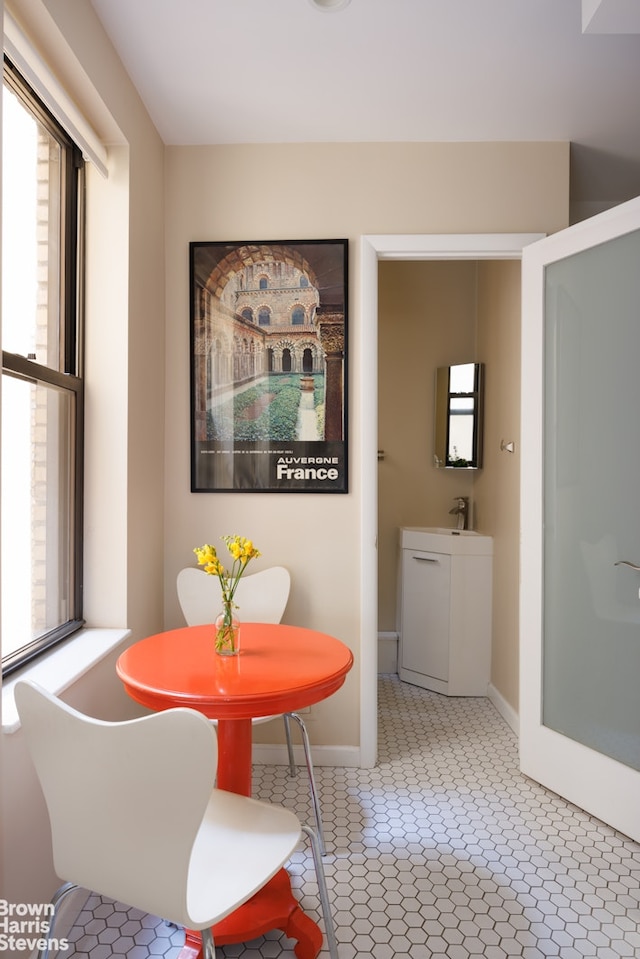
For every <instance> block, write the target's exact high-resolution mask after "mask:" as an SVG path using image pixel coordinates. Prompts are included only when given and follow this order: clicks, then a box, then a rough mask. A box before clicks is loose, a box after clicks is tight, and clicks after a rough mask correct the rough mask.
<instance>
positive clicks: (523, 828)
mask: <svg viewBox="0 0 640 959" xmlns="http://www.w3.org/2000/svg"><path fill="white" fill-rule="evenodd" d="M379 736H380V745H379V756H378V765H377V766H376V767H375V769H342V768H327V767H319V768H318V769H317V770H316V775H317V779H318V788H319V790H320V792H321V795H322V803H323V813H324V818H325V833H326V840H327V846H328V850H329V852H328V855H327V857H326V860H325V868H326V872H327V883H328V885H329V894H330V897H331V900H332V905H333V911H334V919H335V925H336V936H337V939H338V943H339V952H340V959H355V957H356V956H358V957H371V959H392V957H396V959H398V957H399V959H403V957H407V959H475V957H483V959H515V957H522V959H549V957H559V959H584V957H596V959H619V957H638V956H640V931H639V930H640V847H639V846H638V845H637V844H636V843H634V842H631V841H630V840H628V839H626V838H625V837H624V836H621V835H620V834H619V833H616V832H615V831H614V830H612V829H610V828H608V827H607V826H604V825H603V824H602V823H600V822H598V821H596V820H594V819H592V818H591V817H590V816H588V815H586V814H585V813H583V812H581V811H580V810H578V809H576V808H575V807H573V806H571V805H569V804H568V803H566V802H564V800H562V799H560V798H559V797H558V796H556V795H554V794H553V793H549V792H547V791H545V790H544V789H542V788H541V787H540V786H538V785H536V784H535V783H533V782H531V781H529V780H527V779H525V778H524V777H523V776H521V775H520V773H519V772H518V755H517V740H516V737H515V736H514V735H513V733H512V731H511V730H510V729H509V727H508V726H507V725H506V724H505V723H504V721H503V720H502V718H501V717H500V716H499V715H498V713H497V712H496V710H495V709H494V707H493V706H492V705H491V703H490V702H489V701H488V700H487V699H459V698H451V699H450V698H448V697H446V696H441V695H438V694H437V693H431V692H428V691H427V690H423V689H419V688H418V687H415V686H410V685H408V684H405V683H401V682H400V681H399V679H398V677H397V676H396V675H392V676H383V677H381V678H380V726H379ZM254 795H256V796H257V797H259V798H264V799H268V800H270V801H272V802H282V803H284V804H285V805H287V806H290V807H291V808H292V809H295V810H296V811H297V812H298V814H299V815H300V817H301V818H303V819H306V821H311V819H312V817H311V815H310V810H309V808H308V793H307V783H306V777H305V776H304V775H303V773H302V772H301V773H300V775H299V776H297V777H296V779H294V780H291V779H290V778H289V776H288V773H287V769H286V768H285V767H271V766H257V767H256V768H255V770H254ZM288 868H289V871H290V873H291V876H292V884H293V886H294V888H295V890H296V894H297V896H298V898H299V899H300V900H301V901H302V904H303V906H304V908H305V910H306V911H308V912H309V913H310V914H311V915H313V916H314V918H316V919H318V920H319V919H320V914H319V904H318V900H317V896H316V885H315V878H314V872H313V864H312V860H311V856H310V852H309V850H308V848H307V847H306V846H305V847H301V848H300V850H298V851H296V853H295V855H294V857H293V859H292V861H291V863H290V864H289V867H288ZM124 917H126V919H125V918H124ZM123 919H124V921H122V920H123ZM72 936H73V947H72V949H71V950H69V951H67V952H65V954H64V955H65V956H66V957H69V959H71V957H72V956H73V957H76V959H85V957H86V959H107V957H111V956H120V957H127V959H152V957H156V956H164V957H165V959H177V957H178V956H179V954H180V947H181V944H182V938H181V937H182V933H181V932H180V931H179V930H176V929H174V928H172V927H170V926H167V925H166V924H165V923H163V922H161V921H160V920H158V919H153V918H151V917H147V916H143V915H141V914H139V913H135V911H133V910H126V909H125V907H122V906H119V905H114V904H109V903H105V902H103V901H101V900H97V899H93V900H90V901H89V903H88V904H87V909H86V910H85V912H84V913H83V915H82V917H81V918H80V920H79V921H78V923H77V924H76V926H75V927H74V931H73V934H72ZM293 946H294V943H293V942H292V941H290V940H287V939H284V938H283V937H282V936H281V935H280V934H278V933H273V934H271V935H269V936H265V937H263V938H261V939H258V940H255V941H254V942H249V943H243V944H239V945H236V946H226V947H224V948H223V949H218V955H219V956H220V957H222V956H225V957H229V959H275V957H282V959H295V956H294V953H293ZM327 956H328V953H326V952H323V953H321V957H322V959H326V957H327Z"/></svg>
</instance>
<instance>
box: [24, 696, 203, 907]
mask: <svg viewBox="0 0 640 959" xmlns="http://www.w3.org/2000/svg"><path fill="white" fill-rule="evenodd" d="M15 695H16V705H17V707H18V713H19V715H20V721H21V725H22V728H23V730H24V734H25V736H26V741H27V744H28V748H29V752H30V754H31V757H32V759H33V763H34V765H35V768H36V772H37V774H38V778H39V779H40V783H41V785H42V790H43V793H44V796H45V801H46V804H47V808H48V811H49V818H50V821H51V834H52V840H53V857H54V866H55V870H56V873H57V874H58V876H59V877H60V878H61V879H62V880H66V881H69V882H74V883H77V884H78V885H80V886H84V887H85V888H87V889H91V890H93V891H95V892H97V893H100V894H102V895H104V896H107V897H109V898H112V899H116V900H120V901H122V902H126V903H131V904H135V905H136V906H137V908H139V909H142V910H145V911H147V912H151V913H152V914H154V915H160V916H162V917H163V918H165V919H169V920H171V921H173V922H175V923H177V924H180V925H188V924H189V920H190V917H189V915H188V909H187V902H186V890H187V875H188V869H189V860H190V857H191V852H192V847H193V843H194V840H195V837H196V834H197V832H198V829H199V827H200V825H201V824H202V820H203V817H204V813H205V810H206V808H207V804H208V801H209V798H210V796H211V791H212V789H213V788H214V781H215V774H216V765H217V739H216V734H215V730H214V728H213V726H212V725H211V724H210V723H209V721H208V720H207V719H206V718H205V717H204V716H203V715H201V714H200V713H197V712H196V711H195V710H191V709H171V710H167V711H165V712H160V713H154V714H152V715H150V716H145V717H144V718H142V719H134V720H128V721H125V722H120V723H110V722H104V721H102V720H97V719H91V718H89V717H88V716H84V715H83V714H81V713H79V712H77V711H76V710H75V709H72V708H71V707H70V706H67V705H66V704H65V703H63V702H61V700H59V699H57V698H56V697H54V696H51V695H50V694H49V693H47V692H46V691H45V690H44V689H41V688H40V687H39V686H36V685H35V684H33V683H27V682H19V683H17V684H16V688H15ZM185 783H186V784H187V786H186V788H185Z"/></svg>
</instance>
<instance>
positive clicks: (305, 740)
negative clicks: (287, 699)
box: [287, 713, 327, 856]
mask: <svg viewBox="0 0 640 959" xmlns="http://www.w3.org/2000/svg"><path fill="white" fill-rule="evenodd" d="M287 716H288V717H289V718H290V719H295V721H296V722H297V723H298V725H299V727H300V734H301V736H302V746H303V748H304V760H305V763H306V764H307V774H308V776H309V790H310V792H311V805H312V806H313V815H314V816H315V820H316V830H317V834H318V841H319V843H320V851H321V853H322V855H323V856H324V855H326V852H327V849H326V846H325V842H324V826H323V824H322V813H321V812H320V799H319V797H318V790H317V787H316V777H315V776H314V773H313V762H312V761H311V746H310V744H309V735H308V733H307V727H306V726H305V724H304V722H303V720H302V718H301V717H300V716H299V715H298V714H297V713H287Z"/></svg>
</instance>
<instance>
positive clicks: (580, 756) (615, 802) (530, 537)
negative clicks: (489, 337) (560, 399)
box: [520, 198, 640, 841]
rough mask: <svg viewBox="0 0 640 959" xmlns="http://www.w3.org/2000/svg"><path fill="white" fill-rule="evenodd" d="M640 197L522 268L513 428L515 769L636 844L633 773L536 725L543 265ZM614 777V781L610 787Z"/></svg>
mask: <svg viewBox="0 0 640 959" xmlns="http://www.w3.org/2000/svg"><path fill="white" fill-rule="evenodd" d="M639 224H640V198H637V199H635V200H630V201H628V202H627V203H623V204H621V205H620V206H617V207H614V208H612V209H611V210H606V211H605V212H604V213H600V214H598V215H597V216H594V217H591V218H590V219H588V220H583V221H582V222H581V223H577V224H575V225H574V226H571V227H568V228H567V229H565V230H561V231H560V232H558V233H554V234H553V235H552V236H550V237H547V238H546V239H544V240H542V242H540V243H537V244H536V245H535V246H532V247H531V248H530V249H529V250H527V251H526V253H525V255H524V257H523V269H522V389H521V397H522V399H521V432H520V462H521V467H520V502H521V503H526V504H527V508H526V510H522V511H521V518H520V531H521V532H520V581H521V589H520V768H521V770H522V772H523V773H525V775H527V776H530V777H531V778H532V779H534V780H535V781H536V782H539V783H542V784H543V785H544V786H546V787H547V788H548V789H551V790H552V791H553V792H556V793H558V794H559V795H561V796H563V797H564V798H565V799H567V800H568V801H569V802H572V803H573V804H574V805H576V806H578V807H579V808H580V809H584V810H585V811H586V812H588V813H591V814H592V815H594V816H596V817H597V818H598V819H601V820H602V821H603V822H606V823H608V824H609V825H611V826H613V828H615V829H618V830H620V831H621V832H623V833H624V834H625V835H627V836H630V837H631V838H632V839H635V840H636V841H640V817H639V815H638V803H639V801H640V774H639V773H638V772H637V771H636V770H632V769H631V768H630V767H625V766H623V764H621V763H618V762H616V761H615V760H612V759H610V758H609V757H608V756H604V755H603V754H601V753H598V752H596V751H595V750H593V749H590V748H589V747H587V746H584V745H582V744H581V743H576V742H574V741H573V740H566V739H565V737H564V736H562V735H561V734H560V733H557V732H555V731H554V730H552V729H550V728H548V727H546V726H544V725H543V723H542V622H543V596H542V563H543V546H544V544H543V494H544V477H543V441H544V433H543V403H544V352H543V351H544V330H543V325H544V324H543V317H544V268H545V265H546V263H548V262H550V261H554V260H559V259H562V258H564V257H567V256H570V255H573V254H575V253H576V252H579V251H580V250H586V249H589V248H591V247H593V246H595V245H598V244H600V243H603V242H606V241H607V240H609V239H614V238H615V237H617V236H620V235H622V234H625V233H629V232H632V231H634V230H637V229H638V228H639ZM614 775H615V777H616V785H615V787H614V786H613V783H614V779H613V777H614Z"/></svg>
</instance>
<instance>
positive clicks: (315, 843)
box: [302, 826, 338, 959]
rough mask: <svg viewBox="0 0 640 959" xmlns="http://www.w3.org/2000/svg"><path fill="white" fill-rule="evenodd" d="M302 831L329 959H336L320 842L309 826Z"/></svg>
mask: <svg viewBox="0 0 640 959" xmlns="http://www.w3.org/2000/svg"><path fill="white" fill-rule="evenodd" d="M302 831H303V832H304V833H306V834H307V836H308V837H309V840H310V842H311V852H312V854H313V863H314V865H315V869H316V879H317V880H318V892H319V894H320V905H321V906H322V915H323V917H324V931H325V935H326V937H327V946H328V947H329V955H330V956H331V959H338V943H337V940H336V932H335V928H334V925H333V916H332V914H331V906H330V904H329V893H328V891H327V879H326V876H325V873H324V864H323V862H322V852H321V846H320V840H319V838H318V836H317V834H316V833H315V832H314V831H313V829H312V828H311V826H303V827H302Z"/></svg>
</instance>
